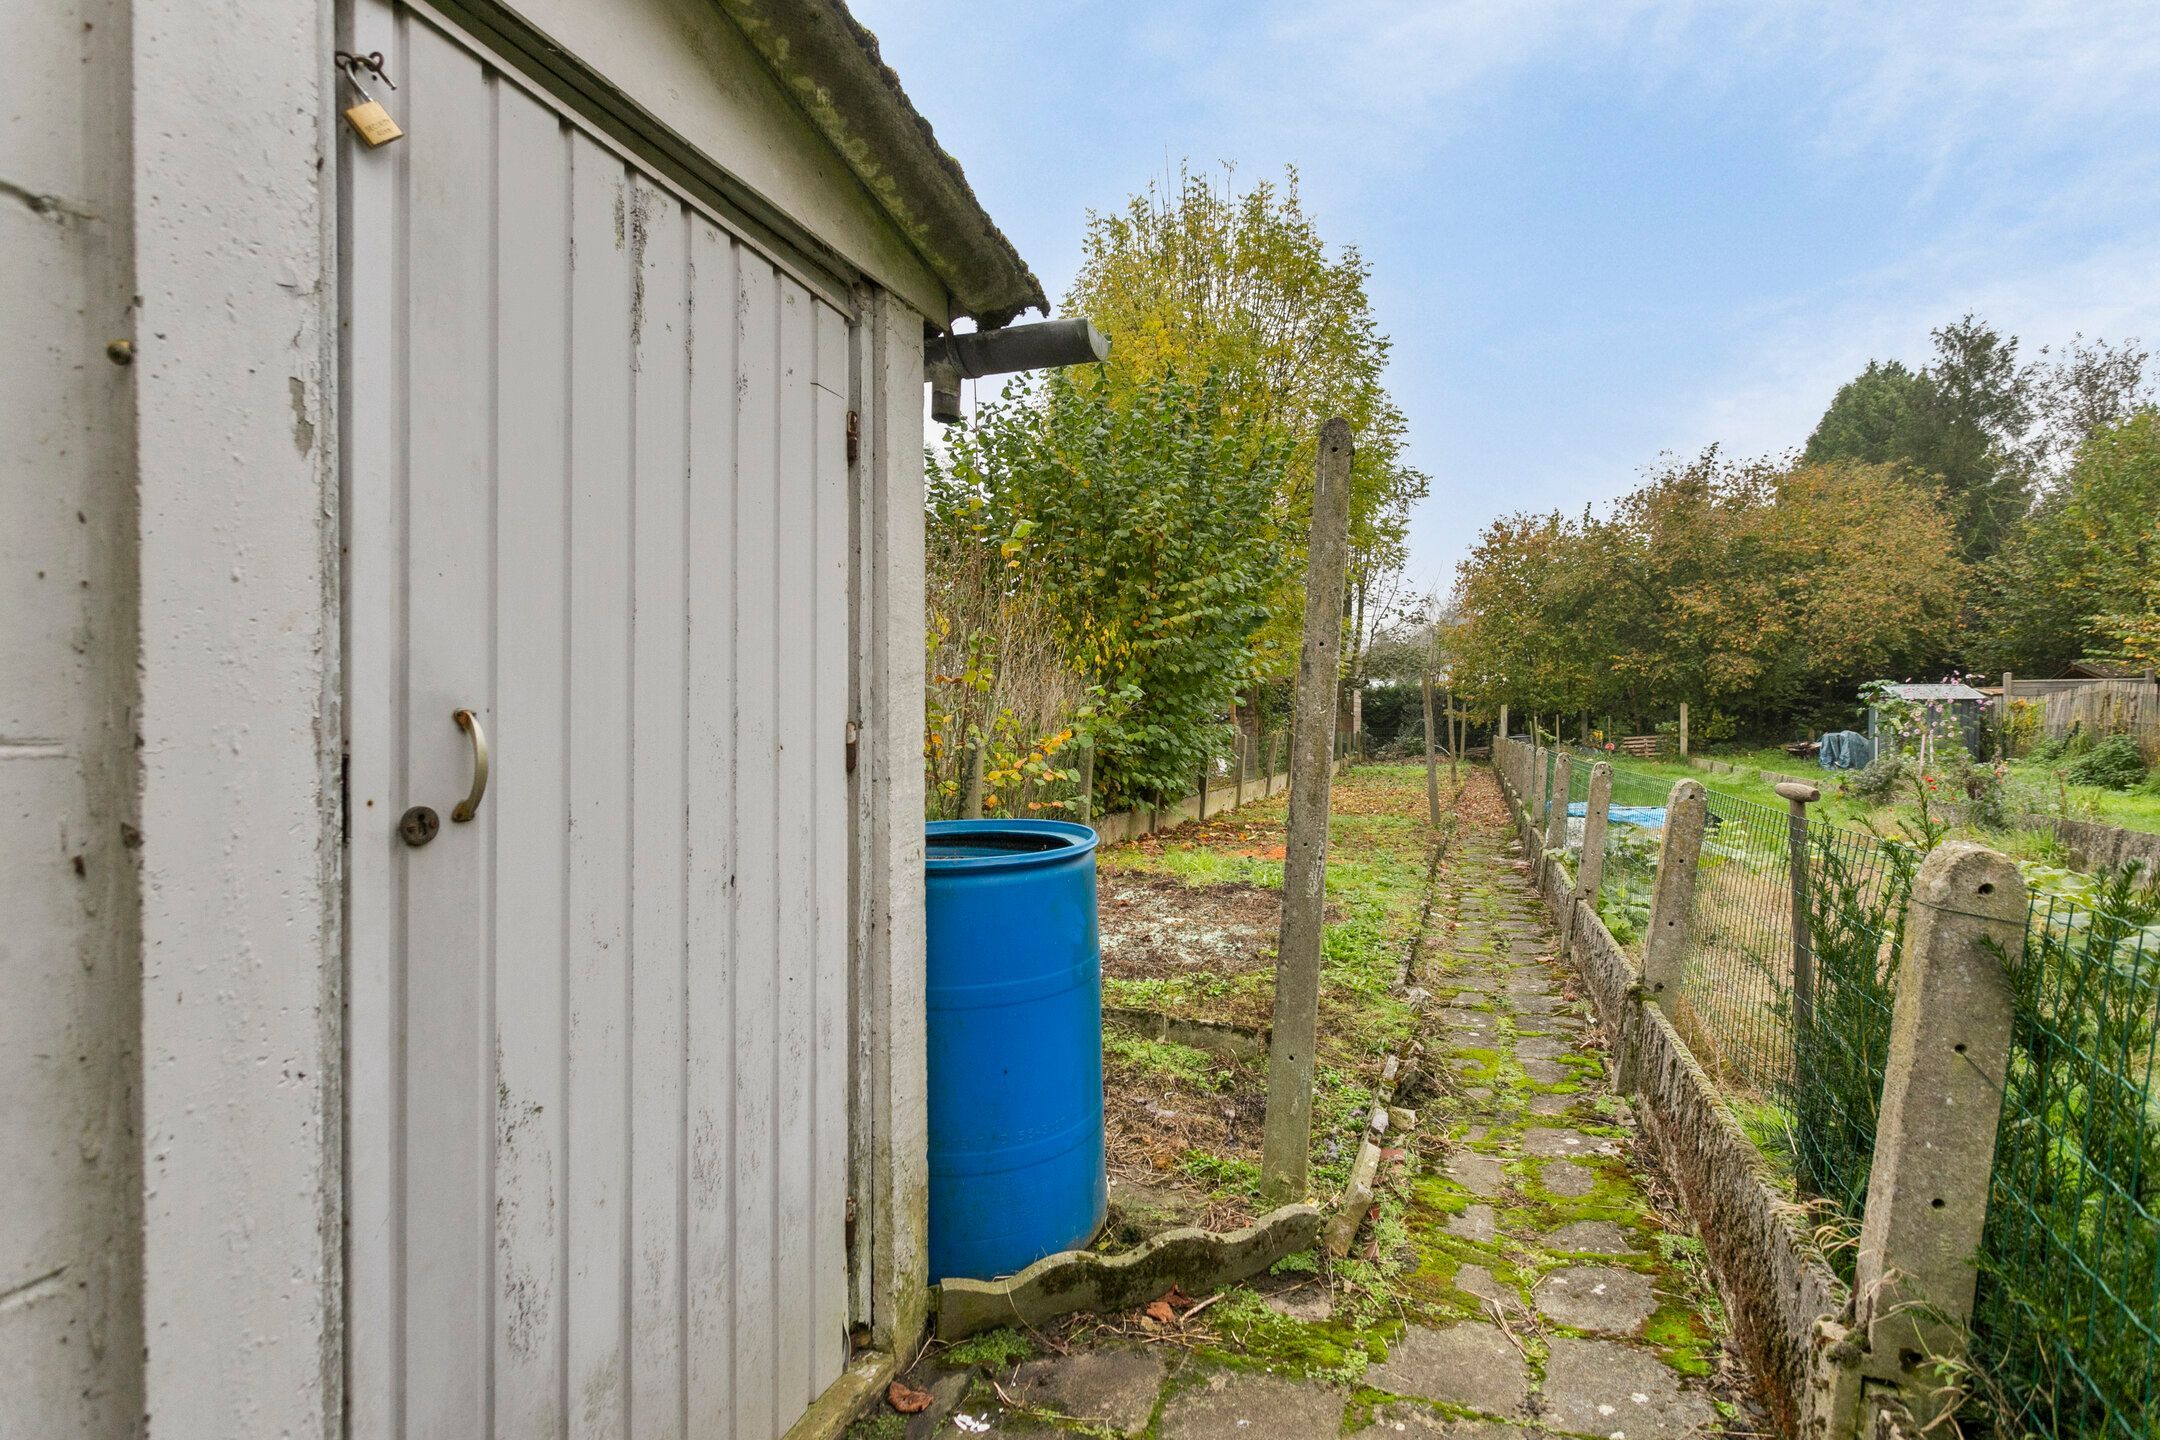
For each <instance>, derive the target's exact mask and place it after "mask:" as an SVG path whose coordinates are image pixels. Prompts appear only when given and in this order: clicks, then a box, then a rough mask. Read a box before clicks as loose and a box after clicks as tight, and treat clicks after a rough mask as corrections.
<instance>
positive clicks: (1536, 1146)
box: [1522, 1125, 1619, 1160]
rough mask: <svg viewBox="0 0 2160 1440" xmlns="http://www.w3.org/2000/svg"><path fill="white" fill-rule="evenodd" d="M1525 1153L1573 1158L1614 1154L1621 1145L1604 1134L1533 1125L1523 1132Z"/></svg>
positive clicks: (1552, 1158) (1545, 1156)
mask: <svg viewBox="0 0 2160 1440" xmlns="http://www.w3.org/2000/svg"><path fill="white" fill-rule="evenodd" d="M1522 1147H1523V1151H1524V1153H1525V1154H1530V1155H1537V1156H1541V1157H1543V1158H1545V1159H1548V1160H1559V1159H1573V1158H1575V1157H1577V1156H1582V1155H1612V1154H1616V1153H1618V1151H1619V1146H1617V1145H1616V1144H1614V1143H1613V1142H1612V1141H1611V1140H1610V1139H1607V1138H1606V1137H1605V1136H1602V1135H1585V1134H1583V1133H1582V1131H1580V1130H1561V1129H1555V1128H1553V1127H1551V1126H1545V1125H1533V1126H1531V1127H1530V1128H1529V1129H1528V1130H1525V1131H1523V1133H1522Z"/></svg>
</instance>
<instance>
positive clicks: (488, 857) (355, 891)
mask: <svg viewBox="0 0 2160 1440" xmlns="http://www.w3.org/2000/svg"><path fill="white" fill-rule="evenodd" d="M355 26H356V40H357V41H358V42H359V43H360V45H361V47H362V48H363V49H369V50H372V49H380V50H382V51H384V53H385V55H386V57H387V58H388V60H389V63H390V66H391V69H392V73H393V74H394V75H397V76H399V78H400V85H401V88H400V90H399V91H398V92H397V97H398V118H399V120H400V123H401V124H403V125H404V126H405V128H406V131H407V135H408V138H407V139H406V140H404V141H401V142H399V143H398V144H397V145H396V146H393V147H389V148H388V149H386V150H384V151H380V152H362V153H355V154H352V155H349V156H348V165H347V171H346V173H347V176H348V180H347V183H348V185H349V187H350V190H349V200H350V206H351V213H352V226H351V230H350V234H349V239H350V248H351V259H350V264H349V267H348V273H347V280H346V283H347V289H348V296H347V302H348V310H349V320H350V332H349V333H350V340H349V350H348V377H347V394H348V397H349V401H350V406H351V424H350V426H349V427H348V435H347V444H348V447H349V454H348V465H347V475H348V494H347V515H348V526H349V530H348V536H349V542H350V547H351V553H350V560H349V563H348V571H347V573H348V589H349V594H348V603H347V614H348V624H349V629H350V635H349V645H350V651H349V654H350V680H349V684H350V692H351V693H350V695H349V708H348V713H349V716H350V727H351V746H352V776H353V799H352V808H353V847H354V848H353V862H352V873H351V885H350V889H349V903H350V905H351V910H352V913H351V937H352V938H351V947H352V969H353V973H352V987H351V999H352V1008H351V1020H350V1026H351V1040H350V1065H351V1071H350V1081H351V1083H350V1090H349V1094H350V1107H351V1108H350V1115H349V1122H350V1135H351V1154H352V1168H351V1175H352V1197H351V1220H352V1225H351V1236H352V1239H351V1241H350V1251H349V1255H348V1267H349V1274H350V1279H351V1285H350V1291H349V1294H350V1297H351V1306H352V1309H351V1314H350V1317H349V1318H350V1323H351V1337H352V1341H351V1350H350V1354H351V1364H352V1386H351V1402H350V1403H351V1422H352V1430H353V1433H354V1434H355V1435H356V1436H362V1437H371V1440H372V1437H378V1436H380V1437H391V1436H397V1437H408V1436H409V1437H417V1436H445V1437H448V1436H458V1437H465V1436H473V1435H488V1434H495V1435H505V1436H510V1435H515V1436H521V1437H522V1436H532V1435H560V1436H566V1437H567V1436H571V1435H578V1436H621V1437H644V1436H652V1437H660V1436H667V1437H682V1436H740V1437H745V1440H770V1437H773V1436H776V1435H778V1434H779V1433H780V1432H782V1431H783V1430H785V1429H786V1427H787V1426H788V1425H789V1424H790V1423H792V1422H793V1421H794V1420H795V1419H796V1418H797V1417H798V1416H799V1415H800V1414H801V1413H802V1411H803V1410H804V1409H805V1407H806V1406H807V1405H808V1404H809V1403H810V1402H811V1401H812V1400H813V1399H814V1398H815V1397H816V1396H817V1395H818V1394H819V1393H820V1392H821V1391H822V1390H823V1389H824V1388H825V1387H826V1386H827V1385H828V1384H830V1383H831V1382H832V1380H833V1379H835V1378H836V1377H837V1376H838V1374H839V1372H840V1369H841V1367H842V1365H843V1364H844V1363H845V1359H846V1349H847V1342H846V1335H845V1327H846V1322H847V1318H848V1317H847V1291H846V1278H847V1277H846V1269H845V1264H846V1259H845V1253H844V1251H845V1238H844V1213H845V1207H846V1191H847V1174H846V1171H847V1166H846V1160H847V1129H846V1127H847V1119H848V1115H847V1094H848V1083H847V1082H848V1070H847V1054H846V1036H847V1033H848V1023H847V1021H848V1007H849V1006H850V1004H851V1003H852V998H851V997H850V995H849V994H848V993H847V967H846V954H847V946H848V936H847V916H846V895H847V882H846V878H845V877H846V869H845V867H846V866H847V864H848V863H849V859H848V856H849V838H850V836H849V829H848V826H849V815H850V811H849V808H848V803H847V802H848V796H847V780H846V776H845V773H844V767H843V751H842V748H841V745H842V736H843V733H844V726H845V722H846V718H847V716H846V707H847V682H848V664H849V660H848V657H849V653H850V636H849V634H848V620H847V613H848V612H847V606H848V603H849V587H848V571H847V546H848V506H849V502H850V495H849V483H848V469H847V464H846V458H845V447H846V412H847V396H848V394H849V393H850V389H851V375H850V366H851V363H852V362H851V359H850V343H849V342H850V332H849V324H850V322H849V320H848V318H847V317H846V316H845V315H843V314H842V313H841V312H839V311H838V310H835V309H834V308H833V307H832V306H831V305H830V304H828V303H826V302H825V301H824V300H823V299H821V298H820V297H819V296H817V295H816V294H814V293H812V292H811V291H809V290H806V289H805V288H804V287H803V286H802V285H801V284H800V283H799V282H797V281H796V280H795V279H794V278H792V277H791V276H790V275H788V274H787V273H786V272H785V271H784V270H782V269H780V268H779V267H778V266H776V265H775V263H774V262H773V261H772V259H771V258H770V257H768V256H765V255H763V254H761V253H760V252H758V251H756V250H755V249H753V248H751V247H749V246H747V245H746V244H745V243H744V242H742V241H741V240H739V239H738V238H735V237H733V236H731V235H729V234H728V233H727V232H726V231H724V230H723V229H721V228H720V227H719V226H717V225H716V224H715V223H713V221H712V219H711V217H709V216H707V215H705V214H704V213H703V212H701V211H699V210H698V209H697V208H695V207H694V206H693V205H691V204H689V203H688V202H687V201H686V200H685V199H684V197H682V196H681V195H679V194H677V193H675V192H673V191H671V190H670V189H668V188H667V187H666V186H665V185H664V184H662V183H660V182H658V181H656V180H654V179H653V178H652V177H650V176H648V175H645V174H643V173H641V172H640V171H639V170H638V169H637V168H636V167H635V166H634V165H632V164H628V163H626V162H625V160H624V159H623V157H622V155H621V154H620V153H618V152H617V151H615V150H614V149H612V148H610V147H608V146H605V145H602V144H599V143H597V142H596V141H595V140H594V139H593V138H592V137H590V136H588V135H586V134H585V133H583V132H582V131H581V130H580V129H579V128H578V126H577V125H576V124H575V123H574V122H572V121H570V120H569V119H567V118H566V117H565V116H564V115H563V114H562V113H561V112H560V111H558V110H556V109H554V108H552V107H551V106H549V105H547V104H544V103H542V102H540V101H539V100H537V99H536V98H535V97H534V96H533V95H532V94H531V93H529V92H528V91H527V90H525V89H524V88H523V87H522V86H521V85H519V84H517V83H515V82H514V80H513V79H512V78H511V77H509V76H507V75H505V74H504V73H503V72H501V71H500V70H499V68H497V67H495V66H494V65H493V64H492V62H490V61H489V60H487V59H486V58H484V57H482V56H481V55H479V54H477V53H476V52H475V51H474V50H473V49H472V48H471V47H469V46H468V45H466V44H465V43H463V42H461V40H459V39H458V38H456V37H453V36H452V35H451V34H449V33H447V32H446V31H445V30H443V29H442V28H441V27H439V26H437V25H435V24H433V23H432V22H430V21H429V20H427V19H426V18H424V17H423V16H421V15H420V14H419V13H418V12H415V11H411V10H408V9H405V8H403V7H394V6H391V5H388V4H385V3H382V0H360V3H359V4H358V5H357V7H356V10H355ZM407 77H409V78H407ZM459 707H470V708H472V709H474V710H475V711H476V712H478V714H479V715H480V717H481V720H482V723H483V725H484V726H485V727H486V729H487V732H488V734H489V737H490V739H491V740H492V742H493V749H494V778H493V781H492V783H491V785H490V788H489V792H488V795H487V798H486V800H485V802H484V803H483V804H482V806H481V808H480V813H479V815H478V817H477V818H476V819H474V820H473V821H472V822H470V823H469V824H455V823H450V822H449V820H448V812H449V810H450V809H451V807H452V805H453V804H454V803H455V802H456V800H457V799H458V798H459V797H461V796H462V795H463V793H464V790H465V787H466V785H467V783H468V778H469V767H470V764H471V754H470V751H469V749H468V748H467V741H466V739H465V737H464V736H463V735H462V734H461V733H460V732H459V731H458V730H457V729H456V728H455V727H454V726H453V725H452V724H451V720H450V715H451V712H452V711H453V710H455V709H457V708H459ZM415 804H426V805H430V806H433V807H434V808H435V809H436V810H437V811H438V812H439V813H441V814H442V815H443V817H444V821H445V823H444V824H443V827H442V833H441V834H440V835H439V836H438V837H437V838H436V839H435V840H434V841H432V842H431V843H430V844H428V845H427V846H425V847H423V848H419V849H408V848H406V847H405V846H403V845H402V844H401V843H400V842H399V841H398V840H397V838H396V833H395V832H396V826H397V821H398V818H399V816H400V814H401V813H402V812H403V810H404V809H405V807H407V806H409V805H415Z"/></svg>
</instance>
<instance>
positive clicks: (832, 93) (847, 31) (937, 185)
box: [719, 0, 1050, 328]
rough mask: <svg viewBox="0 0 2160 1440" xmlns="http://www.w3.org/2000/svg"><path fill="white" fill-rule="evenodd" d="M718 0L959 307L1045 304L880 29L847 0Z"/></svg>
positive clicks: (970, 310)
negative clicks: (894, 61)
mask: <svg viewBox="0 0 2160 1440" xmlns="http://www.w3.org/2000/svg"><path fill="white" fill-rule="evenodd" d="M719 5H720V9H721V11H722V12H723V13H724V14H726V15H727V17H728V18H729V19H730V20H732V21H733V22H734V23H735V26H736V28H737V29H739V30H741V31H742V33H743V35H744V37H745V38H746V39H748V40H749V42H750V45H751V48H753V49H754V50H756V51H757V53H758V55H759V56H760V57H761V58H762V59H763V60H764V62H765V65H766V68H767V69H769V70H771V71H772V73H773V76H774V77H775V78H776V79H778V80H779V81H780V83H781V85H782V87H783V88H785V89H786V91H787V92H788V94H789V95H790V96H792V97H793V98H794V100H795V103H796V104H797V105H798V106H799V107H801V109H802V112H803V114H804V115H805V116H807V117H808V119H809V121H810V123H811V124H812V125H813V126H815V127H816V128H817V130H818V132H819V133H820V134H822V135H823V136H824V137H825V139H826V142H827V143H828V144H830V145H831V146H832V147H833V149H834V150H836V151H838V152H839V154H840V156H841V158H842V159H843V160H845V161H846V162H847V165H848V168H849V169H850V170H852V171H854V172H855V176H856V178H857V179H858V180H860V181H861V182H862V184H863V187H864V188H865V189H867V190H868V191H869V192H870V195H871V197H872V198H873V199H874V200H875V201H876V202H877V204H878V206H879V208H880V209H882V210H883V211H884V212H885V214H886V215H887V217H888V218H890V219H891V221H892V223H893V224H894V225H895V226H896V227H897V228H898V229H899V230H900V232H901V234H903V235H905V236H906V237H907V240H908V243H909V244H911V245H912V246H914V248H915V250H916V251H917V253H919V254H920V255H921V256H922V258H923V261H924V263H925V264H927V265H928V266H929V267H930V270H931V272H932V273H933V274H935V275H936V276H937V277H938V279H939V280H940V281H942V282H943V283H944V285H945V288H946V289H947V291H949V292H950V293H951V295H952V298H953V302H954V304H955V305H956V306H957V307H958V313H960V314H965V315H969V316H972V317H974V319H975V322H976V323H977V324H978V325H981V326H983V327H985V328H989V327H994V326H999V325H1004V324H1006V323H1008V322H1009V321H1011V320H1012V319H1013V317H1014V316H1016V315H1018V314H1019V313H1020V312H1021V311H1023V310H1026V309H1029V308H1030V307H1032V308H1034V309H1036V310H1039V311H1041V312H1042V313H1043V314H1045V315H1047V314H1049V313H1050V302H1049V300H1048V299H1047V298H1046V297H1045V296H1044V294H1043V288H1042V282H1041V281H1040V280H1038V279H1036V278H1035V274H1034V272H1033V271H1031V270H1029V269H1028V267H1027V262H1025V261H1023V260H1022V259H1021V258H1020V254H1019V252H1018V251H1017V250H1015V249H1014V248H1013V244H1012V242H1011V241H1010V240H1008V239H1006V238H1005V233H1004V232H1003V231H1002V230H1000V229H998V227H997V222H996V221H994V220H992V219H991V218H990V216H989V214H988V213H987V212H986V211H984V209H983V208H982V202H981V201H979V200H977V199H976V198H975V191H974V190H973V189H972V188H971V187H970V186H969V185H968V182H967V176H966V175H964V174H962V173H961V170H960V162H959V161H957V160H955V159H953V157H952V156H950V155H948V154H946V153H945V150H944V148H943V147H942V146H940V145H939V144H938V142H937V136H936V135H934V134H933V133H932V132H931V129H930V122H929V121H927V120H925V119H923V117H922V116H921V115H920V114H918V113H917V112H916V109H915V106H914V104H913V103H912V102H911V101H910V100H909V99H908V97H907V92H906V91H904V90H902V89H901V87H900V77H899V76H898V75H896V74H894V73H893V71H892V67H891V66H889V65H887V64H886V63H885V61H884V59H883V57H882V56H881V55H880V54H879V53H878V43H877V37H876V36H875V35H872V34H871V33H870V32H869V31H868V30H866V29H864V28H863V26H862V25H861V24H860V23H859V22H858V21H857V20H856V19H855V17H854V16H853V15H851V14H849V13H848V9H847V6H846V5H845V4H843V3H842V0H719ZM934 318H937V319H941V320H942V319H944V318H946V317H942V316H939V317H934Z"/></svg>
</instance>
